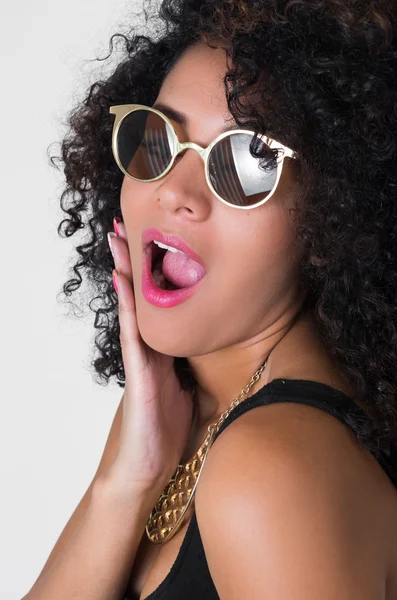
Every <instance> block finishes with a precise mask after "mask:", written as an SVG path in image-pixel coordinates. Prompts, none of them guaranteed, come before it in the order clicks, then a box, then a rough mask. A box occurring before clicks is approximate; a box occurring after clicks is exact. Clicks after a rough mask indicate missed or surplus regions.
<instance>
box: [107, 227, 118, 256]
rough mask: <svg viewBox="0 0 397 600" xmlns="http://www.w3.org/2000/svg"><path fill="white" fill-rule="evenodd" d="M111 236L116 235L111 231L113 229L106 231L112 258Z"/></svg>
mask: <svg viewBox="0 0 397 600" xmlns="http://www.w3.org/2000/svg"><path fill="white" fill-rule="evenodd" d="M113 237H117V236H116V234H115V233H113V231H109V232H108V244H109V248H110V252H111V253H112V256H113V258H114V254H113V248H112V238H113Z"/></svg>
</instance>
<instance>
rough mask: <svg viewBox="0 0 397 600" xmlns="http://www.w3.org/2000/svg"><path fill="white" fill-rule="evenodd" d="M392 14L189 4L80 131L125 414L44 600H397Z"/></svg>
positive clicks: (40, 588)
mask: <svg viewBox="0 0 397 600" xmlns="http://www.w3.org/2000/svg"><path fill="white" fill-rule="evenodd" d="M393 10H394V7H391V6H390V4H389V3H384V2H382V1H378V2H372V1H364V0H363V2H360V3H357V2H343V3H342V2H340V1H339V0H333V1H329V2H323V1H321V0H311V1H310V0H306V1H304V0H290V1H288V2H284V1H283V2H282V1H277V0H275V1H273V2H266V3H265V2H248V1H243V0H241V1H239V2H228V1H218V2H212V1H205V2H202V1H200V2H199V1H195V0H192V1H190V2H187V1H185V2H182V0H180V1H179V2H177V1H173V2H170V1H169V0H167V1H165V2H163V4H162V7H161V10H160V19H161V22H160V25H162V28H161V27H157V25H159V23H158V22H157V21H156V17H152V18H153V20H154V21H153V22H154V25H155V28H154V30H155V31H156V34H154V35H153V37H149V36H139V35H132V36H131V37H124V38H123V39H124V40H125V49H126V57H125V59H124V60H123V61H121V62H120V64H119V65H118V66H117V68H116V69H115V71H114V72H113V74H112V75H111V76H110V77H109V78H108V79H107V80H106V81H100V82H98V83H96V84H95V85H93V86H92V88H91V89H90V92H89V94H88V96H87V98H86V100H85V101H84V103H83V105H82V106H80V107H78V108H77V109H76V111H75V112H74V114H73V115H72V117H71V131H70V133H69V135H68V136H67V137H66V139H65V140H64V141H63V153H62V160H63V162H64V169H65V174H66V178H67V188H66V190H65V193H64V195H63V198H62V207H63V209H64V210H65V212H66V213H67V218H66V220H65V221H63V222H62V223H61V226H60V231H62V232H63V233H64V234H66V235H67V236H70V235H73V234H75V233H76V232H77V230H78V229H80V228H82V227H86V228H87V230H88V234H87V238H86V239H85V240H84V244H81V245H78V246H77V252H78V254H79V260H78V262H77V263H76V265H75V267H74V272H75V278H73V279H70V280H69V281H68V282H67V284H66V285H65V292H66V293H67V294H71V293H72V292H73V291H74V290H76V289H77V288H78V287H79V285H80V283H81V281H82V275H83V274H84V275H85V276H86V277H87V278H88V280H89V281H90V282H91V285H93V286H94V289H95V302H96V314H97V320H96V323H95V326H96V328H98V329H99V330H100V331H99V334H98V337H97V339H96V348H97V350H98V356H97V357H96V360H95V361H94V363H93V364H94V366H95V369H96V371H97V373H98V374H99V375H100V376H102V377H103V378H104V379H105V380H108V379H109V378H110V377H113V376H115V377H116V378H117V380H118V381H119V383H120V385H121V386H124V394H123V398H122V400H121V402H120V405H119V408H118V410H117V412H116V416H115V419H114V422H113V424H112V428H111V431H110V434H109V438H108V441H107V444H106V447H105V450H104V454H103V457H102V460H101V463H100V465H99V467H98V470H97V473H96V474H95V476H94V478H93V481H92V482H91V484H90V486H89V488H88V490H87V492H86V494H85V495H84V497H83V499H82V501H81V502H80V504H79V506H78V507H77V508H76V511H75V513H74V514H73V515H72V517H71V519H70V521H69V522H68V524H67V526H66V527H65V529H64V531H63V532H62V534H61V536H60V538H59V540H58V542H57V544H56V545H55V547H54V549H53V551H52V553H51V555H50V557H49V558H48V560H47V563H46V565H45V566H44V568H43V571H42V572H41V574H40V576H39V578H38V580H37V581H36V583H35V584H34V585H33V587H32V589H31V590H30V592H29V593H28V594H27V595H26V596H25V598H29V599H31V600H33V599H36V598H37V599H38V598H40V600H46V599H47V598H48V599H49V598H51V599H53V598H57V600H62V599H63V598H65V599H66V598H67V599H68V600H69V599H70V598H74V599H82V600H83V599H84V600H86V599H88V598H90V599H95V600H99V599H101V600H102V599H103V600H105V599H106V600H108V599H110V598H114V599H116V598H117V599H118V598H120V599H123V598H129V599H131V600H132V599H133V598H140V599H146V598H149V599H150V600H155V599H157V598H161V599H162V600H165V599H172V600H176V599H177V598H184V599H187V598H189V599H193V598H195V599H204V598H205V599H206V600H207V599H210V598H221V599H227V600H231V599H234V598H236V599H237V598H238V599H241V598H250V599H254V598H258V599H259V598H260V599H262V598H263V599H264V598H266V599H272V600H273V599H277V600H281V599H283V600H292V599H293V600H300V599H302V600H303V599H305V600H309V599H313V600H314V599H316V600H317V599H318V598H321V599H322V600H325V599H331V598H332V599H335V598H338V599H346V600H347V599H349V600H355V599H357V600H358V599H360V600H380V599H385V600H392V599H393V598H396V597H397V550H396V544H395V539H396V536H397V494H396V486H397V471H396V467H397V465H396V460H395V446H396V439H397V429H396V412H397V400H396V393H395V390H396V384H397V380H396V379H397V377H396V370H395V364H396V359H397V347H396V341H397V333H396V325H397V309H396V305H395V299H396V297H397V256H396V252H395V243H396V231H397V209H396V202H395V200H396V183H397V171H396V168H395V161H396V141H397V140H396V135H397V110H396V106H397V103H396V100H397V85H396V82H395V76H394V73H395V69H396V66H397V42H396V25H395V23H396V21H395V17H396V15H395V14H393ZM164 25H165V27H164ZM183 144H187V145H185V146H184V145H183ZM112 223H114V229H115V230H114V231H111V233H110V235H109V236H107V233H108V232H109V230H111V229H112ZM87 226H88V227H87ZM107 237H108V238H109V244H110V249H111V253H110V252H109V247H108V246H107V239H106V238H107ZM112 281H113V283H112ZM113 285H114V287H113ZM234 399H235V402H233V400H234ZM211 425H214V427H211ZM192 457H194V461H192V460H190V459H191V458H192ZM186 464H187V467H185V465H186ZM178 465H181V466H180V467H178ZM189 478H190V479H189ZM169 482H170V483H169ZM159 498H161V500H162V502H163V505H162V502H158V500H159ZM164 499H165V504H164Z"/></svg>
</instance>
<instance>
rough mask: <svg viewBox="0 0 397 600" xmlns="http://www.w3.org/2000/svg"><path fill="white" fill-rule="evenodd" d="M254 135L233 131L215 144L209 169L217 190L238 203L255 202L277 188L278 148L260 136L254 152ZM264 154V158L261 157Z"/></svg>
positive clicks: (251, 203) (221, 194)
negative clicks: (271, 146)
mask: <svg viewBox="0 0 397 600" xmlns="http://www.w3.org/2000/svg"><path fill="white" fill-rule="evenodd" d="M253 137H254V135H253V134H252V135H251V134H248V133H231V134H230V135H228V136H226V137H224V138H222V139H221V140H220V141H219V142H218V143H217V144H215V146H214V147H213V148H212V150H211V153H210V156H209V161H208V170H209V177H210V180H211V183H212V185H213V186H214V189H215V191H216V192H217V193H218V194H219V196H221V198H223V199H224V200H226V202H229V204H233V205H235V206H252V205H254V204H256V203H257V202H260V201H261V200H263V198H265V196H267V195H268V194H269V193H270V192H271V191H272V189H273V188H274V186H275V184H276V181H277V158H276V154H275V152H274V150H272V149H271V148H269V146H268V145H267V144H265V143H264V142H263V141H261V140H260V139H257V140H256V142H255V153H258V158H257V157H256V156H253V155H252V154H251V151H250V145H251V142H252V140H253ZM259 157H260V158H259Z"/></svg>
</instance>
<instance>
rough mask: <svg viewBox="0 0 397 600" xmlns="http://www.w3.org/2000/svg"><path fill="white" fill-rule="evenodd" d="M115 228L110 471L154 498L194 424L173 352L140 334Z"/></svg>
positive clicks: (121, 235) (122, 241)
mask: <svg viewBox="0 0 397 600" xmlns="http://www.w3.org/2000/svg"><path fill="white" fill-rule="evenodd" d="M117 232H118V235H117V236H116V235H114V234H113V235H111V236H110V240H109V243H110V245H111V250H112V254H113V258H114V262H115V267H116V269H117V273H114V275H115V279H116V281H115V287H116V286H117V288H118V289H117V290H116V291H117V293H118V300H119V320H120V342H121V349H122V358H123V364H124V371H125V388H124V397H123V420H122V426H121V432H120V442H119V449H118V453H117V456H116V458H115V461H114V463H113V465H112V467H111V468H110V469H111V476H112V478H113V479H112V481H114V480H115V481H116V482H119V483H120V485H121V486H123V489H124V490H125V489H127V491H128V490H129V489H131V490H133V491H134V493H136V491H137V489H138V490H139V491H140V492H142V493H149V492H150V494H153V495H154V497H155V500H156V499H157V497H158V496H159V495H160V493H161V491H162V490H163V488H164V487H165V485H166V484H167V483H168V481H169V479H170V478H171V476H172V475H173V473H174V471H175V469H176V467H177V465H178V463H179V461H180V459H181V457H182V455H183V452H184V449H185V447H186V444H187V441H188V438H189V432H190V428H191V425H192V414H193V401H192V394H191V393H189V392H186V391H184V390H182V389H181V387H180V384H179V380H178V378H177V376H176V374H175V371H174V357H172V356H168V355H165V354H161V353H159V352H156V350H153V349H152V348H150V347H149V346H148V345H147V344H146V343H145V342H144V340H143V339H142V337H141V335H140V333H139V329H138V324H137V319H136V312H135V299H134V292H133V286H132V269H131V262H130V256H129V248H128V242H127V235H126V230H125V227H124V225H123V223H117ZM164 310H167V309H164ZM114 478H115V479H114Z"/></svg>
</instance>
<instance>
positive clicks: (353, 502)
mask: <svg viewBox="0 0 397 600" xmlns="http://www.w3.org/2000/svg"><path fill="white" fill-rule="evenodd" d="M222 436H224V438H223V439H222ZM373 469H374V465H373V460H372V459H371V458H370V457H369V453H368V454H367V453H366V452H365V453H363V450H362V449H360V448H359V447H358V445H357V444H356V441H355V440H354V439H353V434H352V433H351V432H350V430H348V428H347V427H346V426H344V425H343V424H341V423H340V422H339V421H337V420H336V419H334V418H333V417H331V416H330V415H327V414H326V413H323V412H321V411H319V410H314V409H313V408H310V407H308V406H300V405H297V404H289V405H273V406H266V407H261V408H258V409H254V410H252V411H250V413H246V414H245V415H242V416H241V417H240V418H239V419H238V420H237V421H236V422H235V423H233V424H231V425H230V426H229V427H228V429H227V430H225V431H224V432H223V433H222V435H221V436H220V438H219V440H217V441H216V442H215V444H214V446H213V447H212V448H211V451H210V453H209V455H208V458H207V463H206V465H205V468H204V470H203V474H202V478H201V481H200V484H199V489H198V490H197V497H196V512H197V520H198V524H199V528H200V532H201V535H202V540H203V545H204V549H205V553H206V557H207V561H208V567H209V570H210V572H211V575H212V577H213V580H214V583H215V586H216V588H217V590H218V594H219V596H220V598H221V600H226V599H227V600H237V599H239V598H250V599H251V600H256V599H258V600H259V599H260V600H318V599H319V598H321V599H322V600H335V598H338V600H380V599H381V598H382V599H383V598H384V593H385V580H386V564H387V557H386V556H385V554H386V551H385V546H386V543H385V539H386V535H387V534H386V531H385V523H384V520H383V521H382V516H381V513H382V508H381V506H382V504H381V502H379V497H380V494H378V493H377V485H376V482H377V475H376V474H375V476H374V470H373ZM375 469H376V465H375ZM374 482H375V483H374ZM382 523H383V524H382ZM382 539H383V542H382Z"/></svg>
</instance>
